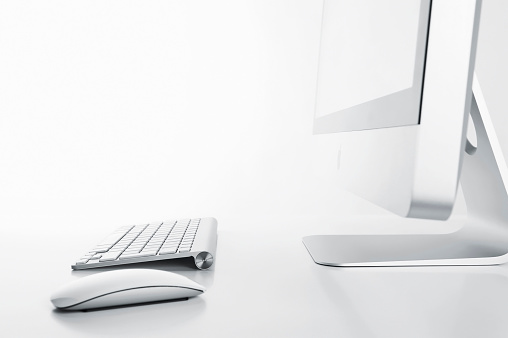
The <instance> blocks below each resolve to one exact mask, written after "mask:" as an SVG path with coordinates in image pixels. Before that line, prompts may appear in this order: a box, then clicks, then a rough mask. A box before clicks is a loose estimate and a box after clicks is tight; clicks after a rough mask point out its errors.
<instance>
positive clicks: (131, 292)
mask: <svg viewBox="0 0 508 338" xmlns="http://www.w3.org/2000/svg"><path fill="white" fill-rule="evenodd" d="M205 290H206V289H205V288H204V287H203V286H202V285H199V284H198V283H196V282H194V281H192V280H190V279H189V278H187V277H184V276H181V275H179V274H176V273H173V272H168V271H161V270H153V269H126V270H114V271H108V272H101V273H97V274H94V275H90V276H86V277H83V278H80V279H78V280H75V281H72V282H71V283H69V284H67V285H64V286H63V287H61V288H60V289H59V290H57V291H56V292H54V293H53V294H52V295H51V302H52V303H53V305H55V307H57V308H58V309H62V310H87V309H95V308H101V307H111V306H120V305H128V304H137V303H146V302H156V301H162V300H170V299H184V298H189V297H194V296H197V295H199V294H202V293H203V292H205Z"/></svg>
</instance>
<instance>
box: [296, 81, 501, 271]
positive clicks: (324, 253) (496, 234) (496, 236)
mask: <svg viewBox="0 0 508 338" xmlns="http://www.w3.org/2000/svg"><path fill="white" fill-rule="evenodd" d="M473 87H474V89H475V90H474V91H473V92H474V93H475V95H474V96H475V97H474V98H473V103H472V106H471V117H472V119H473V122H474V125H475V128H476V135H477V149H474V148H473V147H471V145H470V144H468V148H467V154H465V155H464V162H463V166H462V173H461V177H460V183H461V185H462V190H463V192H464V198H465V201H466V205H467V211H468V215H467V221H466V222H465V224H464V225H463V226H462V227H461V228H460V229H459V230H458V231H456V232H453V233H449V234H431V235H428V234H426V235H322V236H320V235H318V236H308V237H304V238H303V243H304V244H305V247H306V248H307V250H308V251H309V253H310V255H311V256H312V259H314V261H315V262H316V263H318V264H323V265H331V266H416V265H494V264H501V263H505V262H507V261H508V194H507V190H506V186H505V184H504V181H503V179H504V180H505V181H507V182H508V169H507V168H506V162H505V161H504V159H503V155H502V152H501V148H500V146H499V142H498V141H497V137H496V136H495V132H494V128H493V125H492V122H491V120H490V116H489V114H488V111H487V107H486V105H485V102H484V100H483V95H482V94H481V91H480V88H479V87H478V84H477V82H475V84H474V86H473ZM475 87H476V88H475ZM477 94H478V95H477ZM479 106H480V107H479Z"/></svg>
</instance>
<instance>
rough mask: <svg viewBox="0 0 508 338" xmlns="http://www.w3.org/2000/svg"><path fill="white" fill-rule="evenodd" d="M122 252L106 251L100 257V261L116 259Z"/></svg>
mask: <svg viewBox="0 0 508 338" xmlns="http://www.w3.org/2000/svg"><path fill="white" fill-rule="evenodd" d="M121 253H122V252H121V251H118V252H106V253H104V254H103V255H102V257H101V258H100V259H99V262H107V261H115V260H116V259H117V258H118V256H120V254H121Z"/></svg>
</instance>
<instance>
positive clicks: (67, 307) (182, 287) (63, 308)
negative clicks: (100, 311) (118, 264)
mask: <svg viewBox="0 0 508 338" xmlns="http://www.w3.org/2000/svg"><path fill="white" fill-rule="evenodd" d="M151 288H179V289H188V290H194V291H199V292H201V293H203V290H199V289H194V288H190V287H185V286H176V285H164V286H163V285H156V286H141V287H137V288H129V289H125V290H119V291H113V292H108V293H105V294H103V295H100V296H97V297H93V298H90V299H87V300H84V301H82V302H79V303H76V304H73V305H69V306H66V307H60V308H59V309H61V310H65V309H69V308H71V307H74V306H78V305H80V304H83V303H86V302H89V301H91V300H94V299H97V298H100V297H104V296H109V295H112V294H115V293H119V292H124V291H131V290H137V289H151ZM133 304H134V303H133Z"/></svg>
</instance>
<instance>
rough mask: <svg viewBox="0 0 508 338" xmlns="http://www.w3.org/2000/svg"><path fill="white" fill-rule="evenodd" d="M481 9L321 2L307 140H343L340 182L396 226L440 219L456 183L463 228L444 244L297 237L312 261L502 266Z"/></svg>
mask: <svg viewBox="0 0 508 338" xmlns="http://www.w3.org/2000/svg"><path fill="white" fill-rule="evenodd" d="M480 9H481V0H355V1H348V0H325V1H324V7H323V22H322V32H321V47H320V58H319V71H318V83H317V95H316V112H315V114H316V115H315V120H314V133H316V134H320V133H334V132H347V133H345V134H346V135H344V137H343V139H342V144H341V149H340V155H339V156H340V169H339V175H340V177H341V183H342V184H343V186H344V187H346V188H347V189H348V190H351V191H353V192H355V193H357V194H358V195H360V196H362V197H364V198H366V199H368V200H370V201H372V202H374V203H375V204H377V205H379V206H382V207H384V208H385V209H387V210H390V211H392V212H394V213H396V214H398V215H401V216H403V217H413V218H424V219H433V220H447V219H448V218H449V216H450V214H451V212H452V209H453V205H454V203H455V199H456V195H457V191H458V184H459V179H460V183H461V185H462V190H463V192H464V197H465V201H466V205H467V209H468V219H467V221H466V223H465V224H464V225H463V226H462V227H461V229H460V230H458V231H456V232H453V233H448V234H433V235H428V234H425V235H423V234H422V235H416V234H415V235H315V236H308V237H305V238H304V239H303V241H304V244H305V246H306V248H307V250H308V251H309V253H310V254H311V256H312V258H313V259H314V261H315V262H316V263H319V264H324V265H333V266H399V265H486V264H500V263H504V262H506V261H508V195H507V192H506V185H505V183H504V182H508V170H507V168H506V162H505V161H504V159H503V157H502V152H501V150H500V147H499V143H498V141H497V138H496V135H495V132H494V128H493V126H492V122H491V120H490V117H489V114H488V111H487V106H486V104H485V102H484V100H483V95H482V94H481V90H480V87H479V84H478V83H477V81H476V79H475V78H474V61H475V54H476V42H477V37H478V27H479V21H480ZM473 92H474V95H473ZM469 115H470V116H471V118H472V120H473V121H474V129H475V130H476V144H474V143H475V142H473V141H472V140H468V139H467V137H466V134H467V125H468V118H469Z"/></svg>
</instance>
